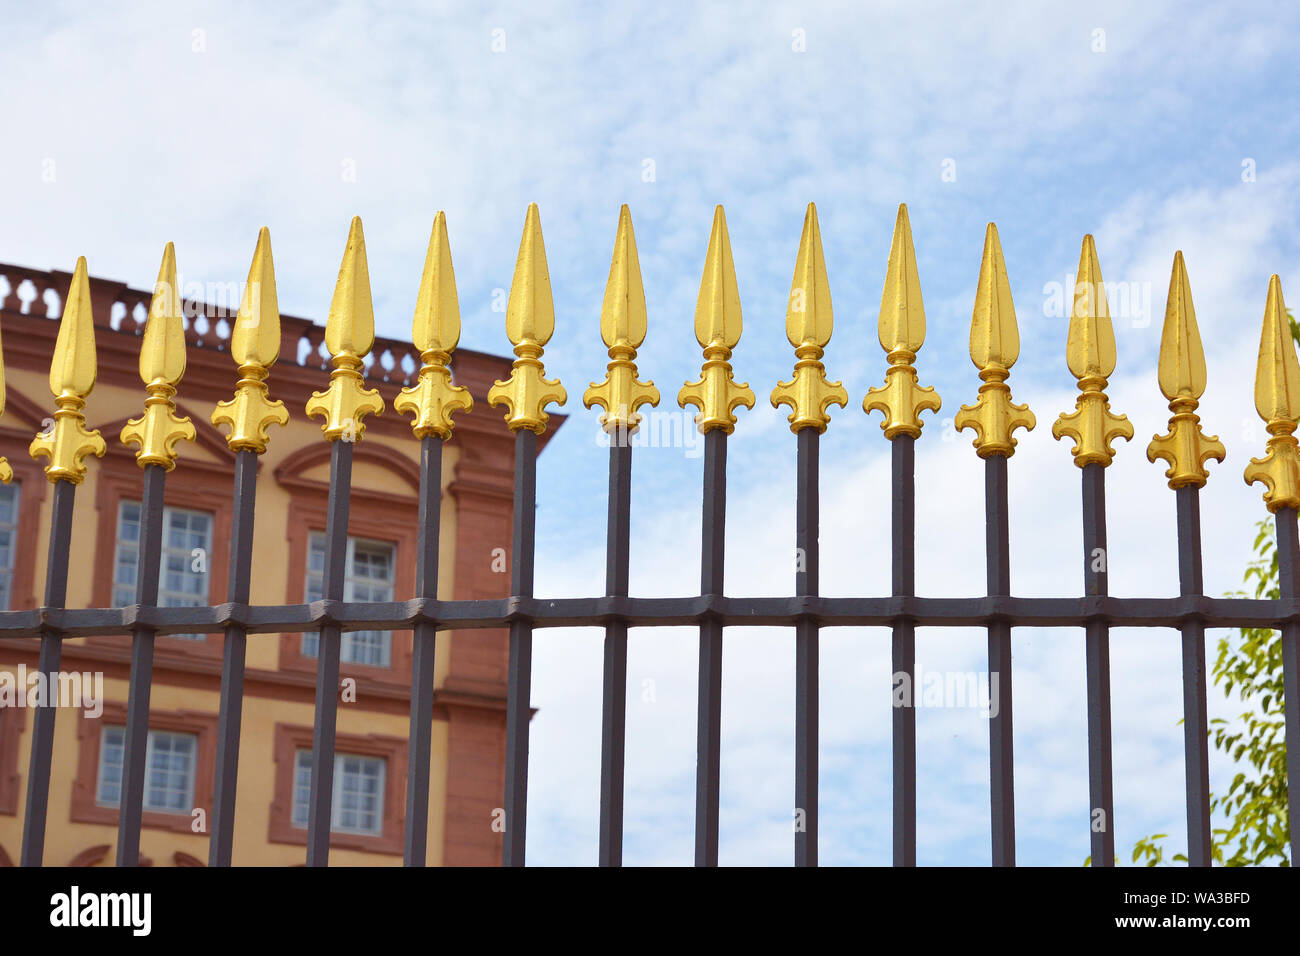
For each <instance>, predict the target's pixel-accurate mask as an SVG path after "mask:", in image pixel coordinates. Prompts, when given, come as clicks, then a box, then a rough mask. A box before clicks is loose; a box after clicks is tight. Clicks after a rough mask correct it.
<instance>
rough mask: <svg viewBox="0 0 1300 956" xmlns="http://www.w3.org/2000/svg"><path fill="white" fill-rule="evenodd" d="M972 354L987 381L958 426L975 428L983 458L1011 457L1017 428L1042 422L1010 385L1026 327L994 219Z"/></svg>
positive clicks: (960, 415)
mask: <svg viewBox="0 0 1300 956" xmlns="http://www.w3.org/2000/svg"><path fill="white" fill-rule="evenodd" d="M970 357H971V361H972V362H974V363H975V367H976V368H977V369H979V370H980V380H981V381H982V382H983V383H984V384H983V385H981V386H980V388H979V397H978V398H976V399H975V404H974V405H963V406H962V407H961V409H960V410H959V411H958V412H957V414H956V415H954V416H953V426H954V427H955V428H956V429H957V431H962V430H963V429H966V428H969V429H971V430H973V431H974V432H975V453H976V454H977V455H979V456H980V457H981V458H989V457H991V456H993V455H1003V456H1005V457H1007V458H1010V457H1011V456H1012V455H1013V454H1015V450H1016V440H1015V438H1014V437H1012V436H1013V433H1014V432H1015V430H1016V429H1017V428H1023V429H1025V430H1026V431H1032V430H1033V427H1034V425H1035V424H1037V422H1036V420H1035V418H1034V413H1033V412H1031V411H1030V410H1029V406H1028V405H1017V404H1015V403H1014V402H1012V401H1011V388H1010V386H1008V385H1007V376H1008V375H1010V374H1011V366H1013V365H1015V364H1016V359H1018V358H1019V357H1020V330H1019V328H1018V327H1017V326H1016V307H1015V305H1014V304H1013V303H1012V301H1011V280H1010V279H1009V278H1007V264H1006V261H1005V260H1004V259H1003V258H1002V243H1001V242H1000V241H999V240H998V227H997V226H995V225H993V223H989V224H988V228H987V229H985V230H984V258H983V260H982V261H981V262H980V278H979V286H978V288H977V289H976V291H975V311H974V312H973V313H972V315H971V323H970Z"/></svg>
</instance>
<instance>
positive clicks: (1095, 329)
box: [1052, 235, 1133, 468]
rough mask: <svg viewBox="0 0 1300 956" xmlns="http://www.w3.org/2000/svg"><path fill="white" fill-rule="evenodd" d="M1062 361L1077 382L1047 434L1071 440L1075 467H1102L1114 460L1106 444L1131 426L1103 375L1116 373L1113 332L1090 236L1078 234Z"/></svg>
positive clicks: (1127, 436)
mask: <svg viewBox="0 0 1300 956" xmlns="http://www.w3.org/2000/svg"><path fill="white" fill-rule="evenodd" d="M1065 355H1066V360H1067V362H1068V364H1069V366H1070V373H1071V374H1072V375H1073V376H1074V377H1075V378H1076V379H1078V381H1079V397H1078V399H1077V400H1076V401H1075V410H1074V411H1073V412H1069V413H1062V414H1061V416H1060V417H1059V418H1058V419H1057V420H1056V422H1055V423H1054V424H1053V425H1052V436H1053V437H1054V438H1056V439H1057V440H1058V441H1059V440H1060V439H1061V438H1064V437H1065V436H1067V435H1068V436H1070V437H1071V438H1073V439H1074V448H1073V449H1072V450H1071V452H1070V453H1071V454H1072V455H1074V463H1075V464H1076V465H1078V466H1079V467H1080V468H1082V467H1084V466H1085V465H1090V464H1098V465H1101V466H1102V467H1103V468H1104V467H1105V466H1107V465H1109V464H1110V463H1111V461H1113V460H1114V458H1115V449H1114V448H1112V447H1111V444H1110V443H1111V442H1112V441H1114V440H1115V439H1116V438H1123V439H1125V440H1129V439H1132V437H1133V425H1132V423H1131V422H1130V421H1129V420H1128V418H1127V417H1126V416H1124V415H1116V414H1115V413H1114V412H1112V411H1111V410H1110V400H1109V399H1108V398H1107V397H1106V391H1105V389H1106V379H1107V378H1108V377H1109V376H1110V374H1111V373H1112V372H1114V371H1115V330H1114V328H1113V327H1112V326H1111V324H1110V306H1109V305H1108V304H1107V302H1106V288H1105V286H1104V285H1103V283H1102V279H1101V265H1100V263H1098V261H1097V245H1096V243H1095V242H1093V238H1092V236H1090V235H1088V236H1084V237H1083V248H1082V249H1081V250H1080V252H1079V273H1078V275H1077V276H1076V277H1075V285H1074V306H1073V309H1072V311H1071V313H1070V331H1069V333H1068V335H1067V336H1066V344H1065Z"/></svg>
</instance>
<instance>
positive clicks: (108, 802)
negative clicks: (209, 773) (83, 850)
mask: <svg viewBox="0 0 1300 956" xmlns="http://www.w3.org/2000/svg"><path fill="white" fill-rule="evenodd" d="M109 734H113V735H114V736H118V735H120V737H121V742H120V743H114V744H113V745H112V749H113V750H114V752H115V753H117V754H119V755H120V761H114V765H115V766H116V768H117V780H115V781H113V783H112V786H114V787H116V789H117V797H116V798H112V797H105V795H104V786H105V779H104V770H105V769H106V766H107V758H108V752H109V749H110V747H109ZM164 738H165V739H168V740H171V739H176V738H184V739H185V740H187V741H189V748H190V749H189V765H188V766H187V767H185V768H184V775H185V787H184V789H183V790H181V791H180V792H181V794H182V796H183V799H182V801H181V803H182V804H183V806H182V807H179V808H178V807H171V806H166V805H162V806H160V805H158V804H157V803H153V802H151V801H150V795H151V794H152V793H153V791H154V789H155V787H154V786H153V775H154V774H155V773H158V772H159V771H162V772H164V773H170V771H171V770H172V769H173V768H171V767H155V766H154V763H155V761H156V760H157V759H158V758H160V757H162V756H165V755H164V754H162V753H161V752H160V750H159V746H160V742H161V741H162V740H163V739H164ZM125 761H126V728H125V727H123V726H122V725H121V724H108V725H105V726H104V727H103V728H102V729H101V731H100V737H99V766H98V768H97V769H96V771H95V802H96V803H97V804H99V805H100V806H102V807H117V806H120V805H121V802H122V785H123V781H122V776H123V774H124V773H125V766H124V764H125ZM198 762H199V737H198V734H192V733H186V732H185V731H180V730H151V731H149V739H148V742H147V743H146V745H145V754H144V766H145V771H144V774H145V776H144V801H143V806H144V809H145V810H146V811H148V812H150V813H173V814H177V815H187V814H190V813H192V812H193V810H194V777H195V772H196V770H197V768H198ZM167 792H173V791H172V790H168V791H167Z"/></svg>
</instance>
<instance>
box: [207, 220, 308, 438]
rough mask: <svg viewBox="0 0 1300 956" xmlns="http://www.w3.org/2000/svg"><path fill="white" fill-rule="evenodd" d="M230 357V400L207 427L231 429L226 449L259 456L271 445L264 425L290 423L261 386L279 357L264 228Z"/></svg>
mask: <svg viewBox="0 0 1300 956" xmlns="http://www.w3.org/2000/svg"><path fill="white" fill-rule="evenodd" d="M230 355H231V357H232V358H233V359H234V360H235V362H236V364H237V365H238V366H239V381H238V382H237V383H236V384H235V397H234V398H232V399H231V400H230V401H228V402H218V403H217V407H216V409H215V410H214V411H213V413H212V424H214V425H229V426H230V434H229V435H227V436H226V444H228V445H229V446H230V450H231V451H235V452H240V451H251V452H253V453H254V454H258V455H260V454H262V453H263V452H265V451H266V445H267V442H268V441H270V436H269V435H267V432H266V427H267V426H268V425H281V426H283V425H287V424H289V412H288V410H287V409H286V408H285V407H284V402H281V401H272V400H271V399H270V397H269V395H268V391H267V385H266V378H267V376H268V375H269V374H270V368H271V366H272V365H274V364H275V360H276V359H277V358H278V357H279V355H280V304H279V301H278V300H277V298H276V294H275V261H274V260H273V259H272V258H271V233H270V232H269V231H268V230H267V228H266V227H265V226H263V227H262V229H261V231H260V232H258V234H257V248H256V249H255V250H254V251H253V263H252V265H251V266H249V268H248V283H247V284H246V285H245V286H244V295H243V298H242V299H241V300H240V303H239V315H238V316H237V317H236V319H235V327H234V328H233V329H232V330H231V333H230Z"/></svg>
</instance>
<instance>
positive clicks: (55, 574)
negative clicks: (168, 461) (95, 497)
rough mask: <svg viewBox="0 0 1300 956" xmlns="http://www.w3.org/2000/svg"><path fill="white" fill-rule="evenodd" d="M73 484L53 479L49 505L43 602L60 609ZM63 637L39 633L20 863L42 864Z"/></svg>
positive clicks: (65, 590)
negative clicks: (39, 691) (40, 691)
mask: <svg viewBox="0 0 1300 956" xmlns="http://www.w3.org/2000/svg"><path fill="white" fill-rule="evenodd" d="M76 494H77V486H76V485H74V484H72V482H70V481H56V482H55V483H54V499H53V501H52V502H51V505H50V546H49V556H48V560H47V561H46V565H45V606H46V607H49V608H61V607H63V606H64V604H66V603H67V600H68V555H69V552H70V551H71V548H72V505H73V501H74V500H75V498H76ZM62 658H63V638H62V636H61V635H59V634H56V633H54V632H52V631H43V632H42V633H41V650H40V659H39V661H38V662H37V667H38V668H39V669H40V672H41V673H42V674H43V675H44V680H45V687H46V688H47V693H46V694H45V696H44V697H43V698H42V700H41V702H40V706H39V707H37V708H36V713H35V714H34V715H33V716H32V751H31V756H30V759H29V761H28V764H27V805H26V806H27V812H26V815H25V816H24V817H23V848H22V854H21V858H20V860H19V862H20V863H21V864H22V865H23V866H40V865H41V861H42V859H43V857H44V855H45V816H46V813H47V811H48V810H49V796H50V759H51V756H52V755H53V752H54V717H55V715H56V714H57V713H58V706H57V704H58V701H56V700H55V699H54V695H53V694H51V693H48V689H49V688H51V687H58V670H59V664H60V663H61V661H62Z"/></svg>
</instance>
